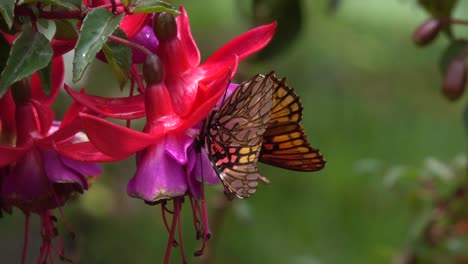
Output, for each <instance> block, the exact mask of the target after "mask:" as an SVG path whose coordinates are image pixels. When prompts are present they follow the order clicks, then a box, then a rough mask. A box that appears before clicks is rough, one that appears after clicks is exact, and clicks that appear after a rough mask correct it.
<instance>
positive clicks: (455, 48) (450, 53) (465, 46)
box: [439, 39, 468, 76]
mask: <svg viewBox="0 0 468 264" xmlns="http://www.w3.org/2000/svg"><path fill="white" fill-rule="evenodd" d="M467 50H468V41H466V40H462V39H459V40H454V41H452V42H450V44H449V45H448V47H447V48H446V49H445V51H444V52H443V53H442V56H441V57H440V61H439V70H440V72H441V74H442V76H445V71H446V70H447V66H448V65H449V64H450V62H452V60H453V59H455V58H456V57H458V56H459V55H461V54H462V53H463V52H465V51H467Z"/></svg>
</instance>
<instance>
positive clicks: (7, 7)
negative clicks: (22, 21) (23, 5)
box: [0, 0, 15, 28]
mask: <svg viewBox="0 0 468 264" xmlns="http://www.w3.org/2000/svg"><path fill="white" fill-rule="evenodd" d="M0 14H2V16H3V19H4V20H5V22H6V23H7V25H8V28H11V26H12V25H13V19H14V18H15V0H1V1H0Z"/></svg>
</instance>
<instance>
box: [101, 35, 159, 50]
mask: <svg viewBox="0 0 468 264" xmlns="http://www.w3.org/2000/svg"><path fill="white" fill-rule="evenodd" d="M109 40H112V41H114V42H117V43H120V44H122V45H125V46H128V47H130V48H134V49H139V50H140V51H141V52H143V53H144V54H145V55H152V54H153V53H152V52H151V51H150V50H149V49H147V48H145V47H143V46H142V45H140V44H136V43H135V42H131V41H128V40H126V39H123V38H119V37H116V36H112V35H111V36H109Z"/></svg>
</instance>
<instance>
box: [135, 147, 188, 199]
mask: <svg viewBox="0 0 468 264" xmlns="http://www.w3.org/2000/svg"><path fill="white" fill-rule="evenodd" d="M186 191H187V183H186V179H185V171H184V169H183V166H181V165H180V164H178V163H177V161H175V160H174V159H173V158H172V157H171V156H169V155H167V154H166V153H165V151H164V144H156V145H152V146H150V147H148V148H146V149H145V150H143V151H141V152H139V153H137V171H136V173H135V176H134V177H133V178H132V179H131V180H130V182H129V183H128V185H127V193H128V195H130V196H131V197H136V198H141V199H143V200H145V201H149V202H156V201H160V200H164V199H172V198H174V197H177V196H183V195H184V194H185V192H186Z"/></svg>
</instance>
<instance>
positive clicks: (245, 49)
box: [200, 22, 276, 70]
mask: <svg viewBox="0 0 468 264" xmlns="http://www.w3.org/2000/svg"><path fill="white" fill-rule="evenodd" d="M275 29H276V22H273V23H271V24H268V25H264V26H259V27H256V28H254V29H252V30H250V31H248V32H246V33H244V34H242V35H240V36H238V37H236V38H235V39H233V40H231V41H229V42H228V43H226V44H225V45H224V46H222V47H221V48H220V49H218V50H217V51H216V52H215V53H214V54H213V55H211V56H210V57H209V58H208V59H207V60H206V61H205V62H204V63H203V65H201V66H200V68H201V69H202V70H207V69H210V68H214V67H216V65H220V64H221V65H226V64H227V63H229V62H230V61H231V59H232V56H233V55H234V54H235V55H237V56H238V57H239V60H243V59H244V58H246V57H248V56H250V55H251V54H252V53H255V52H257V51H259V50H261V49H262V48H263V47H265V46H266V45H267V44H268V43H269V42H270V40H271V39H272V38H273V35H274V34H275Z"/></svg>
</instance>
